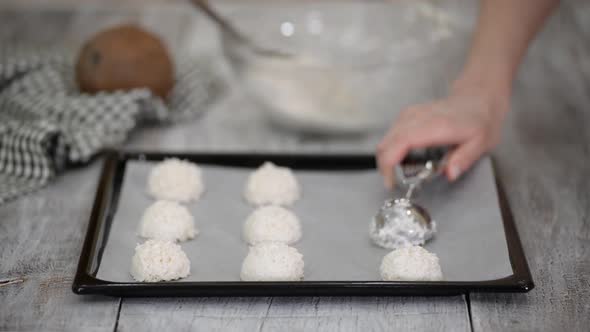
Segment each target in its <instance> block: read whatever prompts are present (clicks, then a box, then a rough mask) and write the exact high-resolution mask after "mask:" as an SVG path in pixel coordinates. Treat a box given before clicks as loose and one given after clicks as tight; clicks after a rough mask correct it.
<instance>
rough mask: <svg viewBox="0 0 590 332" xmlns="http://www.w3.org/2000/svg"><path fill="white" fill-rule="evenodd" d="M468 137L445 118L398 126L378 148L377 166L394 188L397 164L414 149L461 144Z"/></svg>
mask: <svg viewBox="0 0 590 332" xmlns="http://www.w3.org/2000/svg"><path fill="white" fill-rule="evenodd" d="M468 136H469V133H466V132H463V131H462V130H461V129H460V128H455V126H453V125H452V124H450V123H447V122H446V121H445V120H442V119H433V120H427V121H425V122H423V123H420V124H417V125H416V126H406V125H404V124H400V125H399V126H395V127H394V128H393V129H392V131H391V133H390V134H388V135H387V136H386V139H385V140H384V141H383V142H382V143H381V144H380V145H379V149H378V151H377V161H378V166H379V170H380V172H381V174H382V175H383V179H384V183H385V186H386V187H388V188H391V187H392V184H393V181H394V178H395V177H394V167H395V165H397V164H399V163H400V162H401V161H402V159H403V158H404V157H405V156H406V154H407V153H408V152H409V151H410V150H411V149H416V148H425V147H431V146H442V145H454V144H458V143H462V142H463V141H465V140H466V139H468ZM459 165H462V163H461V164H459Z"/></svg>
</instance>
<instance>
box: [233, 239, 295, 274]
mask: <svg viewBox="0 0 590 332" xmlns="http://www.w3.org/2000/svg"><path fill="white" fill-rule="evenodd" d="M303 265H304V264H303V255H301V254H300V253H299V252H298V251H297V249H295V248H293V247H289V246H288V245H286V244H284V243H280V242H263V243H260V244H257V245H255V246H252V247H250V250H249V251H248V255H247V256H246V258H245V259H244V262H243V264H242V271H241V273H240V278H241V279H242V280H243V281H300V280H303Z"/></svg>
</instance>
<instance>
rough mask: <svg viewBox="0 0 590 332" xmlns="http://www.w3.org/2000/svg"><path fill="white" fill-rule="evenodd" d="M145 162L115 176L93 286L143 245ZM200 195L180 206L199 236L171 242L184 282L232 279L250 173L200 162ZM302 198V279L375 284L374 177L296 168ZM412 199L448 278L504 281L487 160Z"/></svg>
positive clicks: (118, 276)
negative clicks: (184, 268) (430, 222)
mask: <svg viewBox="0 0 590 332" xmlns="http://www.w3.org/2000/svg"><path fill="white" fill-rule="evenodd" d="M154 164H155V163H153V162H147V161H130V162H128V163H127V168H126V171H125V176H124V181H123V187H122V192H121V195H120V201H119V204H118V207H117V209H118V210H117V211H116V214H115V217H114V219H113V224H112V226H111V231H110V234H109V238H108V241H107V244H106V247H105V251H104V254H103V257H102V261H101V263H100V267H99V269H98V272H97V277H98V278H99V279H103V280H108V281H114V282H131V281H133V279H132V278H131V276H130V275H129V267H130V263H131V257H132V256H133V254H134V248H135V245H136V244H137V243H141V242H143V241H144V240H143V239H141V238H140V237H139V236H138V235H137V228H138V225H139V222H140V220H141V216H142V214H143V212H144V210H145V209H146V208H147V207H148V206H149V205H150V204H151V203H152V202H153V199H151V198H150V197H148V195H147V194H146V181H147V176H148V173H149V171H150V169H151V167H153V165H154ZM200 166H201V167H202V168H203V175H204V179H205V182H206V192H205V194H204V196H203V197H202V199H201V200H200V201H199V202H197V203H192V204H189V209H190V210H191V212H192V213H193V215H194V216H195V221H196V224H197V227H198V228H199V230H200V232H201V233H200V235H199V236H198V237H197V238H196V239H194V240H192V241H188V242H183V243H181V245H182V248H183V249H184V251H185V252H186V253H187V255H188V257H189V259H190V261H191V275H190V276H189V277H188V278H185V279H183V280H184V281H238V280H239V274H240V268H241V264H242V260H243V259H244V257H245V256H246V253H247V250H248V249H247V248H248V247H247V245H246V244H245V242H244V241H243V240H242V226H243V223H244V221H245V219H246V217H247V216H248V214H249V213H251V212H252V211H253V210H254V208H253V207H251V206H249V205H248V204H247V203H246V202H245V201H244V199H243V196H242V193H243V189H244V184H245V182H246V178H247V176H248V174H249V173H250V172H251V171H252V169H248V168H230V167H221V166H214V165H200ZM295 174H296V176H297V178H298V180H299V182H300V183H301V185H302V189H303V198H302V199H301V200H300V201H298V202H297V203H295V206H294V207H293V210H294V211H295V213H296V214H297V216H298V217H299V218H300V220H301V223H302V226H303V238H302V240H301V241H300V242H299V243H297V244H295V247H296V248H297V249H298V250H299V251H300V252H301V253H302V254H303V255H304V261H305V280H308V281H323V280H326V281H372V280H380V275H379V265H380V263H381V259H382V258H383V256H384V255H386V254H387V253H388V252H389V251H388V250H387V249H383V248H379V247H377V246H375V245H373V244H372V242H371V240H370V239H369V236H368V225H369V221H370V219H371V218H372V216H373V215H374V214H375V213H376V211H377V209H378V208H379V206H380V205H381V204H382V203H383V201H384V200H385V199H386V198H387V197H388V196H389V193H387V192H386V191H385V190H384V189H382V188H383V186H382V183H381V178H380V176H379V174H378V173H377V171H375V170H363V171H302V170H301V171H299V170H295ZM417 199H418V201H419V202H420V203H421V204H422V205H423V206H424V207H426V208H427V209H428V210H429V211H430V212H431V215H432V216H433V218H434V219H435V220H436V221H437V223H438V233H437V234H436V236H435V238H434V239H433V240H431V241H430V242H428V243H427V244H426V246H425V248H427V249H428V250H429V251H431V252H434V253H436V254H437V255H438V257H439V258H440V262H441V266H442V270H443V274H444V277H445V279H446V280H448V281H484V280H492V279H498V278H503V277H507V276H510V275H512V273H513V272H512V268H511V265H510V261H509V256H508V249H507V244H506V238H505V235H504V228H503V224H502V219H501V215H500V209H499V203H498V198H497V193H496V187H495V183H494V178H493V174H492V168H491V163H490V160H489V159H483V160H482V161H480V162H479V163H478V164H477V165H476V166H475V167H474V168H473V169H472V170H471V171H470V172H468V173H467V174H466V175H465V176H464V177H463V178H462V179H461V180H460V181H459V182H457V183H454V184H452V185H450V184H448V183H447V182H446V180H444V179H439V180H437V181H435V182H432V183H430V184H428V185H426V186H425V187H423V188H422V191H421V192H420V193H419V194H418V196H417Z"/></svg>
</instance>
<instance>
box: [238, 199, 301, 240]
mask: <svg viewBox="0 0 590 332" xmlns="http://www.w3.org/2000/svg"><path fill="white" fill-rule="evenodd" d="M244 239H245V240H246V242H248V243H249V244H251V245H255V244H258V243H261V242H282V243H285V244H293V243H295V242H297V241H299V239H301V224H300V223H299V219H298V218H297V216H296V215H295V214H294V213H293V212H291V211H289V210H287V209H285V208H283V207H280V206H275V205H268V206H263V207H260V208H258V209H256V210H255V211H254V212H252V214H250V216H248V218H247V219H246V222H245V223H244Z"/></svg>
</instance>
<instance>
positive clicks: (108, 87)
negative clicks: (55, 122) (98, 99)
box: [76, 25, 174, 98]
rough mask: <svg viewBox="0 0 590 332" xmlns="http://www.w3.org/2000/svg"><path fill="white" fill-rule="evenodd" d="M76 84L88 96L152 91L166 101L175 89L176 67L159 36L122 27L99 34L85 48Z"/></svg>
mask: <svg viewBox="0 0 590 332" xmlns="http://www.w3.org/2000/svg"><path fill="white" fill-rule="evenodd" d="M76 81H77V82H78V86H79V88H80V90H81V91H84V92H88V93H96V92H99V91H115V90H130V89H134V88H148V89H150V90H151V91H152V93H153V94H154V95H157V96H160V97H162V98H166V96H167V95H168V93H169V92H170V90H171V89H172V87H173V86H174V65H173V63H172V60H171V58H170V55H169V54H168V51H167V50H166V47H165V46H164V43H162V41H161V40H160V39H159V38H158V37H157V36H155V35H154V34H152V33H150V32H147V31H145V30H143V29H141V28H139V27H137V26H134V25H122V26H117V27H113V28H110V29H107V30H104V31H102V32H99V33H98V34H97V35H95V36H94V37H92V38H91V39H90V40H89V41H88V42H86V44H84V46H83V47H82V49H81V51H80V54H79V55H78V60H77V63H76Z"/></svg>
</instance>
